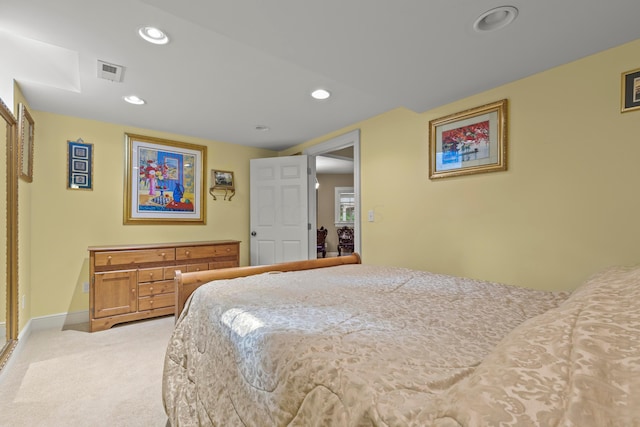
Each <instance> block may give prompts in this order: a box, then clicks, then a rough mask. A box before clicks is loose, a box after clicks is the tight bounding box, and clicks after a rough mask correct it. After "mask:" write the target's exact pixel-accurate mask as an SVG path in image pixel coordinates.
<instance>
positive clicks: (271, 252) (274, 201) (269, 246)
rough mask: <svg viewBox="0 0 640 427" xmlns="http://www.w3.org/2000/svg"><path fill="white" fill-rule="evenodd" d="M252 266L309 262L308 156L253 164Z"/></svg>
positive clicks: (251, 207) (253, 162)
mask: <svg viewBox="0 0 640 427" xmlns="http://www.w3.org/2000/svg"><path fill="white" fill-rule="evenodd" d="M249 172H250V186H251V189H250V209H251V212H250V215H249V216H250V222H251V224H250V233H251V236H250V242H251V244H250V252H251V253H250V258H251V265H266V264H274V263H278V262H287V261H298V260H303V259H309V255H308V254H309V252H308V247H309V232H308V227H309V226H308V223H309V221H308V199H307V195H308V173H307V156H287V157H272V158H267V159H253V160H251V161H250V168H249Z"/></svg>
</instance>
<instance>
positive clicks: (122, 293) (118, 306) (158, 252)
mask: <svg viewBox="0 0 640 427" xmlns="http://www.w3.org/2000/svg"><path fill="white" fill-rule="evenodd" d="M88 251H89V275H90V282H89V323H90V330H91V332H94V331H102V330H105V329H109V328H110V327H111V326H113V325H115V324H118V323H123V322H130V321H133V320H141V319H148V318H152V317H158V316H165V315H169V314H174V310H175V293H174V282H173V279H174V277H175V271H176V270H181V271H183V272H191V271H199V270H212V269H217V268H228V267H238V266H239V265H240V242H239V241H236V240H213V241H204V242H184V243H167V244H150V245H118V246H91V247H89V248H88Z"/></svg>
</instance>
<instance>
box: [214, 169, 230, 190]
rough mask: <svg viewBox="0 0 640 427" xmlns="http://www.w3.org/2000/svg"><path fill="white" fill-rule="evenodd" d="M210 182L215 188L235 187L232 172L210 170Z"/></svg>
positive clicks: (226, 188) (227, 188)
mask: <svg viewBox="0 0 640 427" xmlns="http://www.w3.org/2000/svg"><path fill="white" fill-rule="evenodd" d="M211 183H212V185H211V186H212V187H215V188H220V189H223V190H233V189H234V188H235V186H234V180H233V172H229V171H216V170H212V171H211Z"/></svg>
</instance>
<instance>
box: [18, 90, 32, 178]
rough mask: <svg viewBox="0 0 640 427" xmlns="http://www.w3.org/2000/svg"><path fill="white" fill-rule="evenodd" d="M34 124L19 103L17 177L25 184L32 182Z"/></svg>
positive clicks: (22, 105)
mask: <svg viewBox="0 0 640 427" xmlns="http://www.w3.org/2000/svg"><path fill="white" fill-rule="evenodd" d="M34 133H35V122H34V121H33V117H31V114H30V113H29V110H27V107H26V106H25V105H24V104H22V103H20V104H19V105H18V164H19V168H20V170H19V176H20V178H21V179H23V180H24V181H27V182H32V181H33V144H34Z"/></svg>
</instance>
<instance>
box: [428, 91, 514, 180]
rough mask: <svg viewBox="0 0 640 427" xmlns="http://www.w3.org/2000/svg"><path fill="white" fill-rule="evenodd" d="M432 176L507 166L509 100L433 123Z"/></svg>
mask: <svg viewBox="0 0 640 427" xmlns="http://www.w3.org/2000/svg"><path fill="white" fill-rule="evenodd" d="M429 157H430V159H429V178H430V179H437V178H446V177H452V176H460V175H470V174H475V173H482V172H495V171H504V170H506V169H507V100H506V99H503V100H500V101H497V102H493V103H491V104H486V105H482V106H480V107H476V108H472V109H469V110H466V111H462V112H460V113H455V114H451V115H448V116H445V117H441V118H439V119H435V120H431V121H430V122H429Z"/></svg>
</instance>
